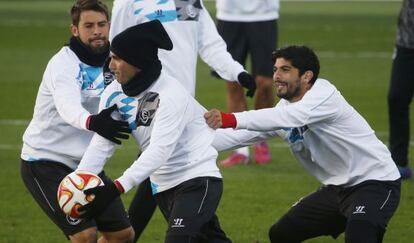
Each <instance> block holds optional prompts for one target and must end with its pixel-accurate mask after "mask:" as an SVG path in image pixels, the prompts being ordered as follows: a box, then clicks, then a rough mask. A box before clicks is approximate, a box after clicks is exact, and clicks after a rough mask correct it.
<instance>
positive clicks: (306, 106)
mask: <svg viewBox="0 0 414 243" xmlns="http://www.w3.org/2000/svg"><path fill="white" fill-rule="evenodd" d="M315 93H316V94H315ZM335 93H336V92H335V90H331V91H330V92H329V91H328V92H325V93H324V94H323V95H318V94H317V92H310V91H308V93H307V94H305V96H304V97H303V98H302V99H301V100H300V101H297V102H296V103H292V104H287V105H279V103H280V102H279V103H278V105H276V107H273V108H267V109H260V110H252V111H245V112H239V113H234V115H235V117H236V120H237V127H236V129H248V130H252V131H273V130H277V129H282V128H292V127H302V126H305V125H310V124H312V123H317V122H320V121H323V120H328V119H335V118H336V117H338V116H339V114H340V113H341V110H340V109H341V106H340V105H339V103H337V102H336V101H337V100H338V99H337V96H336V95H335ZM284 102H286V101H284Z"/></svg>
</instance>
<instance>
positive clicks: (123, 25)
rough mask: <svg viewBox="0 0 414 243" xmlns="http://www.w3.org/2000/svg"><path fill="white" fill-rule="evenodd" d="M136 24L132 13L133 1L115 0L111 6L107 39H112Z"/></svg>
mask: <svg viewBox="0 0 414 243" xmlns="http://www.w3.org/2000/svg"><path fill="white" fill-rule="evenodd" d="M136 24H139V23H138V21H137V18H136V16H135V15H134V6H133V1H127V0H115V1H114V5H113V7H112V16H111V29H110V30H109V40H110V41H112V40H113V39H114V37H115V36H116V35H118V34H119V33H121V32H122V31H124V30H125V29H127V28H128V27H131V26H133V25H136Z"/></svg>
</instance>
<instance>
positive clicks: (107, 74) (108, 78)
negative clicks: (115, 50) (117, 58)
mask: <svg viewBox="0 0 414 243" xmlns="http://www.w3.org/2000/svg"><path fill="white" fill-rule="evenodd" d="M111 60H112V58H111V57H108V58H107V59H106V60H105V63H104V65H103V70H102V71H103V77H104V84H105V87H106V86H108V85H110V84H111V83H112V81H114V80H115V74H114V73H113V72H112V71H111V69H110V68H109V63H110V62H111Z"/></svg>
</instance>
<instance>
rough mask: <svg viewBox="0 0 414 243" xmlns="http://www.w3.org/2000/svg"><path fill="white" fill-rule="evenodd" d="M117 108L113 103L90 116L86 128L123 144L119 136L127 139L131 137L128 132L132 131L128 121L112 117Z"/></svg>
mask: <svg viewBox="0 0 414 243" xmlns="http://www.w3.org/2000/svg"><path fill="white" fill-rule="evenodd" d="M116 108H117V106H116V105H113V106H111V107H109V108H107V109H104V110H102V111H101V112H99V114H96V115H91V116H89V118H88V121H87V122H86V128H87V129H89V130H91V131H94V132H96V133H97V134H99V135H101V136H102V137H104V138H106V139H108V140H110V141H112V142H114V143H116V144H121V141H120V140H119V139H117V138H122V139H127V138H128V137H129V136H128V135H127V133H131V132H132V131H131V129H130V128H129V126H128V122H125V121H117V120H114V119H113V118H112V117H111V114H112V112H113V111H114V110H116Z"/></svg>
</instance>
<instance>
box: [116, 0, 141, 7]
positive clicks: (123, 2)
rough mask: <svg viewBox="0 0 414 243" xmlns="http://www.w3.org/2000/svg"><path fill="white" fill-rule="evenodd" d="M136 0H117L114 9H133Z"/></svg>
mask: <svg viewBox="0 0 414 243" xmlns="http://www.w3.org/2000/svg"><path fill="white" fill-rule="evenodd" d="M134 2H136V0H115V1H114V3H113V8H114V9H115V8H116V9H125V8H126V7H131V6H132V5H133V4H134Z"/></svg>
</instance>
